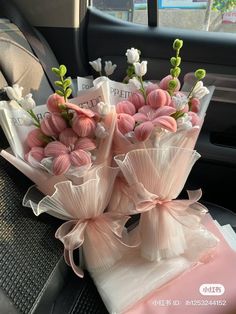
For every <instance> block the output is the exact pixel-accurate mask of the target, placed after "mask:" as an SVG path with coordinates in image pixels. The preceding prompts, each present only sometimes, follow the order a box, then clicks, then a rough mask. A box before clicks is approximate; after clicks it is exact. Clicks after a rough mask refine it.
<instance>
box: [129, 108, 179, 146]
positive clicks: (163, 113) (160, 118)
mask: <svg viewBox="0 0 236 314" xmlns="http://www.w3.org/2000/svg"><path fill="white" fill-rule="evenodd" d="M175 112H176V110H175V109H174V108H172V107H169V106H164V107H160V108H158V109H153V108H152V107H150V106H143V107H142V108H140V109H139V112H138V113H136V114H135V115H134V116H133V117H134V119H135V121H136V122H138V123H139V125H138V126H137V127H136V128H135V130H134V132H135V134H136V137H137V139H143V138H144V140H145V139H148V138H149V136H150V135H151V133H152V130H153V129H154V127H159V128H163V129H166V130H168V131H170V132H176V130H177V123H176V120H175V119H174V118H173V117H170V115H171V114H173V113H175ZM150 122H151V124H152V125H153V128H152V127H151V124H150ZM141 125H142V127H141ZM136 129H137V130H136Z"/></svg>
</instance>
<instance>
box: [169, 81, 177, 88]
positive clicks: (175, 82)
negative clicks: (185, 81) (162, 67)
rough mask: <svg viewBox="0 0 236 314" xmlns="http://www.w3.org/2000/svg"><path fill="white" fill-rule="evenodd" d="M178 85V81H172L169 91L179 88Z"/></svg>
mask: <svg viewBox="0 0 236 314" xmlns="http://www.w3.org/2000/svg"><path fill="white" fill-rule="evenodd" d="M177 85H178V83H177V81H176V80H170V81H169V83H168V89H171V90H174V89H175V88H176V87H177Z"/></svg>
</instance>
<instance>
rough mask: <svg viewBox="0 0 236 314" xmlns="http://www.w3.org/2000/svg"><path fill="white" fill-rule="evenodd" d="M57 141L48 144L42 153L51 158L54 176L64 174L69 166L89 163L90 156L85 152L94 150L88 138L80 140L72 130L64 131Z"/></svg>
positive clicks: (92, 143)
mask: <svg viewBox="0 0 236 314" xmlns="http://www.w3.org/2000/svg"><path fill="white" fill-rule="evenodd" d="M59 139H60V141H61V142H59V141H54V142H51V143H49V144H48V145H47V146H46V147H45V149H44V153H45V156H47V157H52V158H53V163H52V171H53V173H54V174H55V175H60V174H64V173H66V172H67V171H68V170H69V168H70V167H71V166H75V167H81V166H84V165H87V164H90V163H91V156H90V154H89V153H88V152H87V151H90V150H93V149H95V148H96V145H95V144H94V142H93V141H92V140H91V139H89V138H80V139H78V136H77V135H76V133H75V132H74V131H73V130H72V129H69V128H67V129H65V130H64V131H63V132H62V133H61V134H60V136H59Z"/></svg>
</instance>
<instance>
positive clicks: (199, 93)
mask: <svg viewBox="0 0 236 314" xmlns="http://www.w3.org/2000/svg"><path fill="white" fill-rule="evenodd" d="M207 94H209V90H208V89H207V88H206V87H205V86H203V82H202V81H199V82H197V84H196V86H195V87H194V89H193V91H192V95H191V96H192V97H193V98H198V99H201V98H203V97H204V96H205V95H207Z"/></svg>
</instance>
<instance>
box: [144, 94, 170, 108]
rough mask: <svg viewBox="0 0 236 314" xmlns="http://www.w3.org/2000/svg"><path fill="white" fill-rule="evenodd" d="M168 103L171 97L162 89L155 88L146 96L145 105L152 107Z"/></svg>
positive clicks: (167, 104)
mask: <svg viewBox="0 0 236 314" xmlns="http://www.w3.org/2000/svg"><path fill="white" fill-rule="evenodd" d="M170 103H171V97H170V95H169V93H168V92H167V91H165V90H163V89H155V90H153V91H152V92H150V93H149V94H148V96H147V105H148V106H150V107H152V108H154V109H157V108H159V107H163V106H169V105H170Z"/></svg>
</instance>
